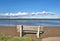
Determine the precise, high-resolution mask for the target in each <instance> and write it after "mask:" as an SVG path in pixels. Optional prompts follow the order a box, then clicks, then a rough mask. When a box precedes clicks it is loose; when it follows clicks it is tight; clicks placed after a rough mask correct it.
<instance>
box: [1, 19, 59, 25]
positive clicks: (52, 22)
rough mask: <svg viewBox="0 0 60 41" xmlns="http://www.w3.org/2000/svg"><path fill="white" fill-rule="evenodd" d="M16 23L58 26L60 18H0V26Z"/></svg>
mask: <svg viewBox="0 0 60 41" xmlns="http://www.w3.org/2000/svg"><path fill="white" fill-rule="evenodd" d="M16 25H35V26H38V25H41V26H60V20H0V26H16Z"/></svg>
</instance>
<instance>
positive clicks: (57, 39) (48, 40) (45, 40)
mask: <svg viewBox="0 0 60 41" xmlns="http://www.w3.org/2000/svg"><path fill="white" fill-rule="evenodd" d="M42 41H60V37H48V38H43V39H42Z"/></svg>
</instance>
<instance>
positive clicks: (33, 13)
mask: <svg viewBox="0 0 60 41" xmlns="http://www.w3.org/2000/svg"><path fill="white" fill-rule="evenodd" d="M48 14H50V15H54V14H55V13H53V12H45V11H43V12H32V15H48Z"/></svg>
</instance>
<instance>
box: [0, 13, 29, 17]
mask: <svg viewBox="0 0 60 41" xmlns="http://www.w3.org/2000/svg"><path fill="white" fill-rule="evenodd" d="M27 15H28V13H27V12H17V13H4V14H0V16H27Z"/></svg>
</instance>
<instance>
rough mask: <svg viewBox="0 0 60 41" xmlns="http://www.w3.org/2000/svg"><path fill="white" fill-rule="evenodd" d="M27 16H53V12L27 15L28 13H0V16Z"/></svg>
mask: <svg viewBox="0 0 60 41" xmlns="http://www.w3.org/2000/svg"><path fill="white" fill-rule="evenodd" d="M29 14H31V15H48V14H50V15H52V14H55V13H53V12H45V11H43V12H31V13H28V12H17V13H4V14H3V13H2V14H0V16H28V15H29Z"/></svg>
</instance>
